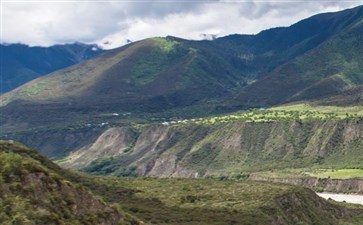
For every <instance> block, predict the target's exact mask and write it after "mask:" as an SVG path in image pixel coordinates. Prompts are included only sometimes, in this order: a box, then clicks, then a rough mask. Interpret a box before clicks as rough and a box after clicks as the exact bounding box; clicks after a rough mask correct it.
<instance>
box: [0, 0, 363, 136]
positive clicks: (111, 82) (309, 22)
mask: <svg viewBox="0 0 363 225" xmlns="http://www.w3.org/2000/svg"><path fill="white" fill-rule="evenodd" d="M362 19H363V7H362V6H360V7H356V8H353V9H349V10H344V11H341V12H336V13H325V14H320V15H316V16H313V17H310V18H307V19H305V20H302V21H300V22H298V23H296V24H294V25H292V26H290V27H286V28H274V29H270V30H266V31H263V32H261V33H259V34H257V35H231V36H227V37H223V38H219V39H216V40H213V41H188V40H183V39H178V38H174V37H167V38H151V39H146V40H143V41H139V42H135V43H131V44H129V45H127V46H124V47H121V48H118V49H114V50H112V51H108V52H107V53H105V54H102V55H101V56H99V57H96V58H94V59H91V60H89V61H87V62H84V63H81V64H78V65H76V66H73V67H70V68H67V69H65V70H61V71H57V72H55V73H52V74H50V75H48V76H46V77H42V78H39V79H36V80H33V81H32V82H30V83H27V84H25V85H23V86H22V87H20V88H18V89H16V90H14V91H12V92H9V93H7V94H4V95H2V96H0V106H1V110H2V117H1V118H0V119H1V126H2V127H3V128H4V129H14V130H19V129H26V128H29V127H36V126H42V125H43V126H44V125H49V126H50V125H54V126H55V125H57V124H58V125H59V124H63V125H65V126H66V125H69V124H73V123H75V121H77V122H80V121H81V122H85V123H87V120H88V121H92V120H99V116H100V115H103V114H105V113H109V114H112V113H114V112H117V113H119V112H133V113H151V112H153V113H155V112H157V113H160V112H168V113H169V115H175V114H178V113H179V114H184V115H188V116H193V115H194V116H195V115H207V114H210V113H215V112H220V111H225V110H235V109H236V108H237V109H238V108H239V109H241V108H249V107H260V106H270V105H276V104H282V103H286V102H291V101H300V100H317V99H321V98H328V97H329V98H333V97H334V96H336V97H335V98H334V99H336V103H337V104H360V103H361V101H360V94H359V93H360V91H359V90H361V89H360V87H361V85H362V80H363V79H362V76H361V71H362V67H361V65H363V63H362V54H360V53H361V52H362V50H363V49H362V37H361V34H362V28H363V26H362V25H363V24H362ZM349 91H354V92H355V93H356V95H355V96H356V98H355V99H352V100H351V101H348V102H343V100H342V99H344V101H345V100H346V98H344V97H339V96H340V95H342V96H346V95H347V94H346V93H347V92H349ZM231 99H233V100H231ZM329 102H332V100H329ZM321 104H324V101H322V102H321Z"/></svg>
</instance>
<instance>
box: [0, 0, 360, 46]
mask: <svg viewBox="0 0 363 225" xmlns="http://www.w3.org/2000/svg"><path fill="white" fill-rule="evenodd" d="M360 2H361V1H291V0H290V1H286V0H285V1H284V0H279V1H260V0H246V1H234V0H220V1H217V0H215V1H213V0H210V1H194V0H178V1H173V0H159V1H152V0H150V1H147V0H139V1H137V0H135V1H115V0H113V1H99V0H93V1H92V0H88V1H82V0H78V1H72V0H67V1H49V0H48V1H40V0H37V1H9V0H3V1H2V2H1V6H2V14H1V25H2V35H1V39H2V40H1V41H2V42H8V43H14V42H21V43H26V44H29V45H43V46H46V45H52V44H59V43H69V42H75V41H80V42H86V43H98V44H100V45H104V46H105V47H107V48H112V47H117V46H120V45H123V44H125V43H127V40H132V41H136V40H140V39H143V38H147V37H152V36H166V35H173V36H178V37H182V38H188V39H200V38H202V36H201V34H216V35H219V36H223V35H228V34H231V33H257V32H259V31H261V30H263V29H267V28H271V27H276V26H288V25H290V24H292V23H295V22H297V21H299V20H301V19H303V18H306V17H309V16H311V15H313V14H317V13H320V12H327V11H338V10H342V9H344V8H348V7H354V6H356V5H359V3H360ZM106 42H108V43H109V44H107V45H106V44H103V43H106Z"/></svg>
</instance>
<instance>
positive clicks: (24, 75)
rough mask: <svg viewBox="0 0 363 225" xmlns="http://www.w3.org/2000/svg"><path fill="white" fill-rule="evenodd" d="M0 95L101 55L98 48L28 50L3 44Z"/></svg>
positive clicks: (78, 45) (71, 46)
mask: <svg viewBox="0 0 363 225" xmlns="http://www.w3.org/2000/svg"><path fill="white" fill-rule="evenodd" d="M0 51H1V55H2V57H1V62H0V67H1V89H0V94H1V93H5V92H8V91H11V90H13V89H15V88H16V87H18V86H20V85H22V84H24V83H26V82H28V81H30V80H33V79H35V78H38V77H40V76H42V75H45V74H48V73H51V72H53V71H56V70H59V69H62V68H65V67H68V66H71V65H74V64H77V63H79V62H82V61H84V60H87V59H90V58H92V57H95V56H97V55H98V54H100V53H101V52H102V50H101V49H100V48H98V47H97V46H96V45H86V44H82V43H74V44H65V45H54V46H50V47H29V46H27V45H23V44H1V45H0Z"/></svg>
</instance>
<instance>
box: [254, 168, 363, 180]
mask: <svg viewBox="0 0 363 225" xmlns="http://www.w3.org/2000/svg"><path fill="white" fill-rule="evenodd" d="M253 174H254V175H257V176H262V177H270V178H304V177H317V178H332V179H349V178H363V169H327V168H325V169H324V168H315V169H314V168H300V169H282V170H272V171H262V172H256V173H253Z"/></svg>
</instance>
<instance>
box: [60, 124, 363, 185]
mask: <svg viewBox="0 0 363 225" xmlns="http://www.w3.org/2000/svg"><path fill="white" fill-rule="evenodd" d="M362 138H363V122H362V120H360V119H350V120H340V121H335V120H331V121H278V122H265V123H249V122H238V121H236V122H229V123H220V124H214V125H196V124H187V125H172V126H162V125H153V126H148V127H144V128H142V129H141V130H138V132H136V131H135V129H133V128H110V129H109V130H107V131H105V132H104V133H103V134H101V135H100V136H99V137H98V139H97V140H96V141H95V142H94V143H91V144H88V145H85V146H82V147H81V148H78V149H74V150H73V151H72V153H71V154H69V155H68V157H66V158H65V160H64V161H63V162H61V165H62V166H65V167H68V168H84V167H87V166H89V165H90V163H91V162H92V161H93V160H97V159H99V158H107V157H112V159H113V160H116V161H117V165H118V166H120V167H125V168H126V167H133V168H135V172H136V173H137V174H139V175H143V176H144V175H149V176H158V177H208V176H228V175H230V174H231V173H240V172H246V171H247V172H253V171H262V170H269V169H271V168H273V169H282V168H289V167H308V166H311V165H314V164H315V165H324V166H327V167H329V166H335V165H336V164H337V163H338V164H340V165H342V164H344V165H348V166H351V167H354V166H360V165H361V162H362V160H363V155H362V154H361V149H362V148H363V141H362V140H363V139H362ZM296 182H300V181H296ZM306 182H307V183H309V182H312V183H314V182H317V181H314V180H311V181H306ZM319 182H320V183H321V182H323V180H321V181H319ZM331 182H333V183H334V182H336V181H331ZM333 183H332V184H331V186H335V184H333ZM313 185H315V184H312V185H311V186H313ZM329 185H330V184H329V182H328V183H327V184H326V188H327V189H329V187H330V186H329ZM336 185H340V184H338V183H337V184H336ZM341 186H342V188H341V189H342V191H349V188H350V187H345V186H346V185H345V184H342V185H341ZM324 187H325V186H324ZM351 188H353V189H354V190H357V187H355V186H354V187H351ZM360 190H361V189H360Z"/></svg>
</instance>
